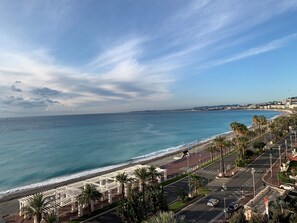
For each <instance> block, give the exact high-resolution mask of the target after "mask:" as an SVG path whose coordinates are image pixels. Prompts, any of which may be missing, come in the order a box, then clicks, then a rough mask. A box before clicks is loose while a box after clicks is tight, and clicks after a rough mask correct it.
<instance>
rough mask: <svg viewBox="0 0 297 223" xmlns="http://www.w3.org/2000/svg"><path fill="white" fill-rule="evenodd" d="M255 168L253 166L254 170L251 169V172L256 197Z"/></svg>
mask: <svg viewBox="0 0 297 223" xmlns="http://www.w3.org/2000/svg"><path fill="white" fill-rule="evenodd" d="M255 172H256V171H255V169H254V168H252V171H251V173H252V176H253V189H254V197H255V196H256V189H255Z"/></svg>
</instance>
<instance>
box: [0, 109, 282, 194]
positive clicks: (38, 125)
mask: <svg viewBox="0 0 297 223" xmlns="http://www.w3.org/2000/svg"><path fill="white" fill-rule="evenodd" d="M278 114H279V113H278V112H274V111H242V110H239V111H211V112H144V113H122V114H103V115H76V116H53V117H31V118H9V119H0V191H2V192H0V194H1V193H6V192H8V190H10V189H12V188H17V189H20V188H24V187H23V186H25V185H27V187H35V186H38V185H41V184H49V183H53V182H57V181H63V180H65V179H68V178H69V177H70V178H71V177H77V176H80V175H85V174H88V173H90V172H92V171H93V172H96V171H99V170H102V169H103V168H111V167H112V166H114V165H122V164H123V163H126V162H133V161H137V160H139V159H143V158H147V157H153V156H158V155H160V154H164V153H167V152H170V151H173V150H176V149H178V148H179V146H181V145H183V144H187V143H192V142H195V141H201V140H205V139H208V138H210V137H212V136H214V135H218V134H220V133H224V132H227V131H230V128H229V124H230V122H232V121H238V122H241V123H244V124H246V125H251V123H252V121H251V119H252V116H254V115H264V116H266V117H267V118H272V117H274V116H276V115H278ZM73 174H76V175H73ZM38 182H42V183H41V184H40V183H39V184H38ZM36 183H37V184H36ZM32 184H33V185H32ZM25 188H26V187H25ZM11 191H13V190H10V191H9V192H11Z"/></svg>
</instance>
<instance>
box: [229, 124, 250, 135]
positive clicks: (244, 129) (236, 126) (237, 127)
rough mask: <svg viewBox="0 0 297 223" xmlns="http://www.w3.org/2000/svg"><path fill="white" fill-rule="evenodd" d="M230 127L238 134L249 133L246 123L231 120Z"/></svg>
mask: <svg viewBox="0 0 297 223" xmlns="http://www.w3.org/2000/svg"><path fill="white" fill-rule="evenodd" d="M230 127H231V129H232V131H233V132H234V134H235V135H236V136H246V135H247V134H248V128H247V127H246V125H245V124H242V123H239V122H231V124H230Z"/></svg>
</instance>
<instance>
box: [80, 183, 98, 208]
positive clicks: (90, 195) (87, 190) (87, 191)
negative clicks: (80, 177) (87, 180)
mask: <svg viewBox="0 0 297 223" xmlns="http://www.w3.org/2000/svg"><path fill="white" fill-rule="evenodd" d="M102 196H103V195H102V194H101V193H100V192H99V191H98V190H97V189H96V187H95V186H94V185H93V184H86V185H85V186H84V189H83V190H82V192H81V194H80V195H78V196H77V201H78V203H79V204H81V205H84V204H85V205H88V207H89V213H91V212H92V211H93V205H92V203H93V202H95V201H96V200H100V199H101V198H102Z"/></svg>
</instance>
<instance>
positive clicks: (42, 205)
mask: <svg viewBox="0 0 297 223" xmlns="http://www.w3.org/2000/svg"><path fill="white" fill-rule="evenodd" d="M49 203H50V201H49V200H48V199H46V198H44V197H43V194H41V193H37V194H34V195H33V196H32V197H31V198H30V199H29V202H28V205H27V206H25V207H24V209H23V211H24V212H25V215H29V216H33V218H34V223H40V221H41V219H42V215H43V214H44V213H45V212H47V211H48V209H49Z"/></svg>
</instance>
